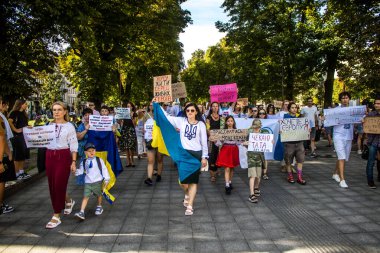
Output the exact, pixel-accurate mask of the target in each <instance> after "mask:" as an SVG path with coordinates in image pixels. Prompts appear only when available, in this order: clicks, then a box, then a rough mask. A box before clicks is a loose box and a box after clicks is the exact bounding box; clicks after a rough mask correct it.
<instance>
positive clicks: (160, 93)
mask: <svg viewBox="0 0 380 253" xmlns="http://www.w3.org/2000/svg"><path fill="white" fill-rule="evenodd" d="M153 94H154V99H155V101H156V102H171V101H173V97H172V76H171V75H166V76H155V77H154V78H153Z"/></svg>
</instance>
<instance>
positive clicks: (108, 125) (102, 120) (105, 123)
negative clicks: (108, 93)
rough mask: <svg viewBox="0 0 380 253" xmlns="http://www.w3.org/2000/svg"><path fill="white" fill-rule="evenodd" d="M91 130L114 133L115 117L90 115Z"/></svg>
mask: <svg viewBox="0 0 380 253" xmlns="http://www.w3.org/2000/svg"><path fill="white" fill-rule="evenodd" d="M89 124H90V130H95V131H112V125H113V116H100V115H90V120H89Z"/></svg>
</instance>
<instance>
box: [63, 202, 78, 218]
mask: <svg viewBox="0 0 380 253" xmlns="http://www.w3.org/2000/svg"><path fill="white" fill-rule="evenodd" d="M74 205H75V201H74V200H73V199H70V202H65V209H64V210H63V214H65V215H69V214H71V212H72V211H73V207H74Z"/></svg>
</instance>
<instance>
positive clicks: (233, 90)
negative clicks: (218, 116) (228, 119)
mask: <svg viewBox="0 0 380 253" xmlns="http://www.w3.org/2000/svg"><path fill="white" fill-rule="evenodd" d="M210 96H211V102H219V103H221V102H236V100H237V85H236V83H230V84H224V85H211V86H210Z"/></svg>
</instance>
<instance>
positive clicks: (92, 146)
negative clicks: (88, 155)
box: [84, 142, 95, 151]
mask: <svg viewBox="0 0 380 253" xmlns="http://www.w3.org/2000/svg"><path fill="white" fill-rule="evenodd" d="M90 148H93V149H95V145H94V144H93V143H91V142H89V143H87V144H86V145H85V146H84V150H85V151H87V150H88V149H90Z"/></svg>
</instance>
